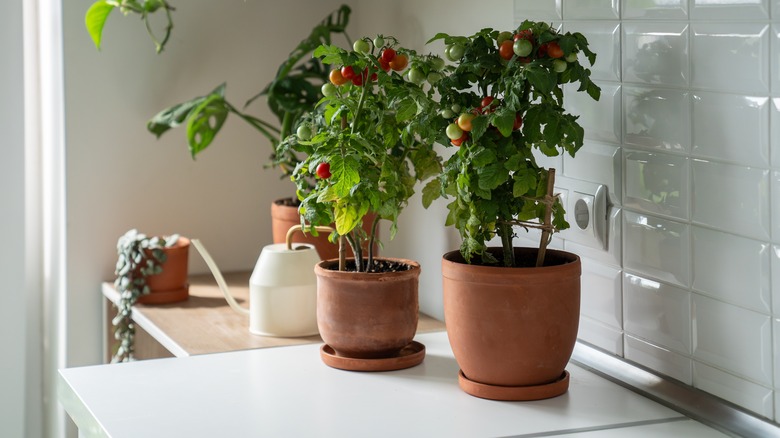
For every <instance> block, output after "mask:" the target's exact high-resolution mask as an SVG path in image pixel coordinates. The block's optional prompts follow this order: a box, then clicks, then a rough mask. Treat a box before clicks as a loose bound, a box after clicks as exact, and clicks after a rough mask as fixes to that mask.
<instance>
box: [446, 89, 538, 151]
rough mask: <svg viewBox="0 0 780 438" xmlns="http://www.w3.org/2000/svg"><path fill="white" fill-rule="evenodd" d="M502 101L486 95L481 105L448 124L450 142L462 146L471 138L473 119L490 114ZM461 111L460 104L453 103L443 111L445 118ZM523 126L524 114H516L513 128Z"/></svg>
mask: <svg viewBox="0 0 780 438" xmlns="http://www.w3.org/2000/svg"><path fill="white" fill-rule="evenodd" d="M499 104H500V102H499V101H498V100H497V99H496V98H495V97H493V96H486V97H484V98H483V99H482V101H481V102H480V105H479V106H478V107H476V108H474V109H473V110H471V112H468V113H461V114H460V115H459V116H458V117H457V118H456V119H455V120H454V121H453V122H452V123H450V124H449V125H447V128H446V130H445V134H447V138H449V139H450V143H452V145H453V146H460V145H462V144H463V142H464V141H466V140H468V139H469V133H470V132H471V130H472V128H473V125H472V122H473V120H474V119H475V118H476V117H477V116H480V115H483V114H490V113H493V112H494V111H495V110H496V107H497V106H498V105H499ZM457 111H460V107H459V106H458V105H453V107H452V108H447V109H445V110H443V111H442V113H441V114H442V116H443V117H445V118H449V117H452V116H453V115H454V114H455V112H457ZM522 126H523V116H522V114H520V113H517V114H516V115H515V121H514V124H513V125H512V130H514V131H517V130H518V129H520V128H521V127H522Z"/></svg>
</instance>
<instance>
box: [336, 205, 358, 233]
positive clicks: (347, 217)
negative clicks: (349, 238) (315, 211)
mask: <svg viewBox="0 0 780 438" xmlns="http://www.w3.org/2000/svg"><path fill="white" fill-rule="evenodd" d="M333 213H334V214H335V216H336V232H337V233H339V234H340V235H342V236H344V235H346V234H347V233H349V232H350V231H352V230H353V229H354V228H355V226H357V224H358V222H359V219H360V216H359V215H358V213H357V211H356V210H355V207H354V206H352V205H341V204H338V205H336V206H335V208H334V209H333Z"/></svg>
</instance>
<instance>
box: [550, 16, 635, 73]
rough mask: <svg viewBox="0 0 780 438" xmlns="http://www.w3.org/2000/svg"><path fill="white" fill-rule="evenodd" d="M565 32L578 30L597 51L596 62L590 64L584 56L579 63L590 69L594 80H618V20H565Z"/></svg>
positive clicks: (592, 48) (591, 48)
mask: <svg viewBox="0 0 780 438" xmlns="http://www.w3.org/2000/svg"><path fill="white" fill-rule="evenodd" d="M563 30H564V31H565V32H580V33H582V34H583V35H585V37H586V38H587V39H588V47H589V48H590V50H592V51H593V52H594V53H597V57H596V63H595V64H594V65H593V66H590V65H589V63H588V61H587V60H586V59H585V58H584V56H582V57H580V63H583V65H585V66H587V67H588V68H589V69H590V71H591V79H593V80H594V81H614V82H618V81H620V56H621V54H620V44H621V43H620V22H619V21H567V22H565V23H564V25H563Z"/></svg>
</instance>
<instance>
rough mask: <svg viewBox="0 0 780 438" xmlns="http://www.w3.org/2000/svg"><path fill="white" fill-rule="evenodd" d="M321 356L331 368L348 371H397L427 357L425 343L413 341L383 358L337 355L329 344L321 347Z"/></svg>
mask: <svg viewBox="0 0 780 438" xmlns="http://www.w3.org/2000/svg"><path fill="white" fill-rule="evenodd" d="M320 358H322V361H323V362H325V364H326V365H328V366H329V367H331V368H338V369H340V370H347V371H395V370H403V369H406V368H411V367H413V366H416V365H419V364H421V363H422V361H423V359H425V345H423V344H421V343H419V342H417V341H412V342H411V343H410V344H409V345H407V346H406V347H404V348H402V349H401V351H400V352H399V353H398V354H397V355H396V356H393V357H387V358H382V359H359V358H351V357H344V356H337V355H336V352H335V351H334V350H333V348H331V346H330V345H328V344H323V345H322V347H321V348H320Z"/></svg>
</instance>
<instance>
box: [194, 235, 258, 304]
mask: <svg viewBox="0 0 780 438" xmlns="http://www.w3.org/2000/svg"><path fill="white" fill-rule="evenodd" d="M190 243H192V246H194V247H195V249H197V250H198V252H199V253H200V255H201V257H203V260H205V261H206V266H208V267H209V269H210V270H211V274H212V275H213V276H214V279H216V280H217V285H218V286H219V289H220V290H222V293H223V294H224V295H225V299H226V300H227V302H228V304H229V305H230V307H231V308H232V309H233V310H235V311H236V312H238V313H241V314H243V315H249V310H247V309H245V308H243V307H241V306H240V305H239V304H238V303H237V302H236V300H235V299H234V298H233V296H232V295H230V292H229V291H228V287H227V282H225V278H224V277H222V273H221V272H220V271H219V268H218V267H217V264H216V263H215V262H214V259H213V258H211V255H209V252H208V251H206V247H204V246H203V244H202V243H200V240H198V239H192V240H191V241H190Z"/></svg>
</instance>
